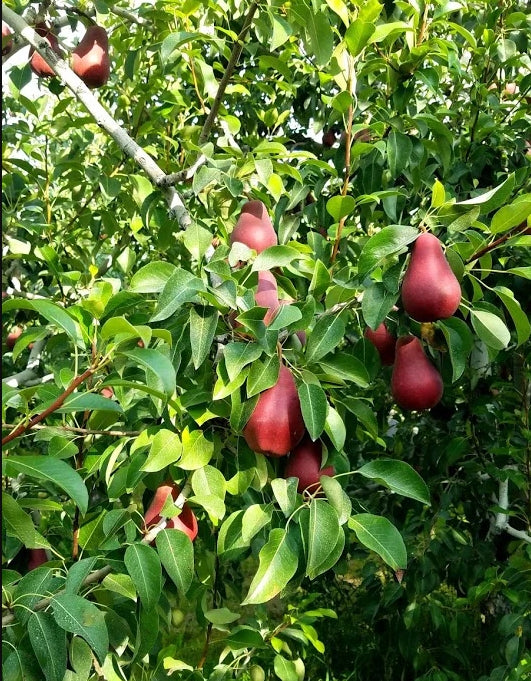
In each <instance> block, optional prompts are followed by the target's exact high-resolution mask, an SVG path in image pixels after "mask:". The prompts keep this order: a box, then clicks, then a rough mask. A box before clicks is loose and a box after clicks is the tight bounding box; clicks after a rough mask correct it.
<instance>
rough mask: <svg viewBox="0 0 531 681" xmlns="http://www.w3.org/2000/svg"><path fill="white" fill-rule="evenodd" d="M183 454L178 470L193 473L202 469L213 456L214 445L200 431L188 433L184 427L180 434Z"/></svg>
mask: <svg viewBox="0 0 531 681" xmlns="http://www.w3.org/2000/svg"><path fill="white" fill-rule="evenodd" d="M182 445H183V453H182V456H181V459H180V461H179V468H181V469H182V470H184V471H194V470H197V469H198V468H203V467H204V466H206V465H207V463H209V461H210V460H211V459H212V457H213V456H214V443H213V442H212V440H209V439H208V438H207V437H206V435H205V434H204V433H203V431H202V430H192V431H190V430H189V428H188V427H186V428H185V429H184V430H183V432H182Z"/></svg>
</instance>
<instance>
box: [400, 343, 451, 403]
mask: <svg viewBox="0 0 531 681" xmlns="http://www.w3.org/2000/svg"><path fill="white" fill-rule="evenodd" d="M391 394H392V395H393V397H394V399H395V402H396V403H397V404H398V405H399V406H400V407H402V408H403V409H416V410H422V409H431V408H432V407H434V406H435V405H436V404H437V403H438V402H439V400H440V399H441V397H442V395H443V381H442V378H441V375H440V374H439V372H438V371H437V369H436V368H435V367H434V366H433V364H432V363H431V362H430V360H429V359H428V357H427V356H426V354H425V352H424V349H423V347H422V344H421V342H420V340H419V339H418V338H417V337H416V336H401V337H400V338H399V339H398V340H397V342H396V356H395V363H394V366H393V373H392V375H391Z"/></svg>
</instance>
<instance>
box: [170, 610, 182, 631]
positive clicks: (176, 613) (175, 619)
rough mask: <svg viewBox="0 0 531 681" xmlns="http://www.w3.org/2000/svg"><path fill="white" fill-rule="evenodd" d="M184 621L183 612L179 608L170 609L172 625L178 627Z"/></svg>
mask: <svg viewBox="0 0 531 681" xmlns="http://www.w3.org/2000/svg"><path fill="white" fill-rule="evenodd" d="M183 622H184V612H183V611H182V610H179V608H173V610H172V611H171V623H172V624H173V626H174V627H180V626H181V624H182V623H183Z"/></svg>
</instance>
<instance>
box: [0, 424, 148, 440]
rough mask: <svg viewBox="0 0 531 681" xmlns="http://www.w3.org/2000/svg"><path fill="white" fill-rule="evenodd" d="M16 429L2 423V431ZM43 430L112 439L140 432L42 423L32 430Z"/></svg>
mask: <svg viewBox="0 0 531 681" xmlns="http://www.w3.org/2000/svg"><path fill="white" fill-rule="evenodd" d="M9 428H16V424H15V423H2V430H8V429H9ZM45 428H56V429H57V430H64V431H66V432H68V433H79V434H80V435H111V436H112V437H138V436H139V435H140V433H141V432H142V431H141V430H95V429H93V428H80V427H79V426H46V425H44V424H43V423H36V424H35V425H34V426H32V428H31V429H32V430H43V429H45Z"/></svg>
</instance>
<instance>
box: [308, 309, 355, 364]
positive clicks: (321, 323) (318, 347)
mask: <svg viewBox="0 0 531 681" xmlns="http://www.w3.org/2000/svg"><path fill="white" fill-rule="evenodd" d="M345 328H346V325H345V319H344V317H343V316H342V315H336V316H332V315H324V316H323V317H321V318H320V319H319V320H318V321H317V322H316V324H315V326H314V328H313V330H312V332H311V334H309V338H308V341H307V343H306V360H307V361H308V363H312V362H317V361H318V360H320V359H321V357H324V356H325V355H326V354H328V353H329V352H331V351H332V350H333V349H334V348H335V347H336V346H337V345H339V343H340V342H341V341H342V340H343V337H344V335H345Z"/></svg>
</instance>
